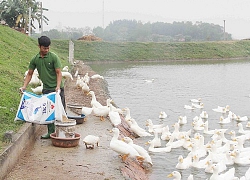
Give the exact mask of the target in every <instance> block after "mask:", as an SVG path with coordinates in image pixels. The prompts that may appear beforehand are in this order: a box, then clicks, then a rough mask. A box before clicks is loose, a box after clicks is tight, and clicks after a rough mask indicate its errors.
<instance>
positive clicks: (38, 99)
mask: <svg viewBox="0 0 250 180" xmlns="http://www.w3.org/2000/svg"><path fill="white" fill-rule="evenodd" d="M63 116H66V113H65V110H64V108H63V105H62V101H61V97H60V95H59V93H58V92H52V93H49V94H43V95H37V94H34V93H31V92H27V91H25V92H23V95H22V97H21V100H20V104H19V107H18V111H17V114H16V118H15V120H22V121H26V122H31V123H38V124H50V123H54V121H55V120H59V121H62V118H63Z"/></svg>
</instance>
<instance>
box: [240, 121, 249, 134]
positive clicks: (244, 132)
mask: <svg viewBox="0 0 250 180" xmlns="http://www.w3.org/2000/svg"><path fill="white" fill-rule="evenodd" d="M238 127H239V130H238V132H239V133H240V134H249V133H250V130H244V129H243V125H242V124H241V123H238Z"/></svg>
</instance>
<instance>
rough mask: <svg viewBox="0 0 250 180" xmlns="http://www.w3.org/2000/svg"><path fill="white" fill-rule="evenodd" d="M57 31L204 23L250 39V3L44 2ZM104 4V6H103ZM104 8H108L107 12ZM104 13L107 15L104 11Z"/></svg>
mask: <svg viewBox="0 0 250 180" xmlns="http://www.w3.org/2000/svg"><path fill="white" fill-rule="evenodd" d="M41 2H42V3H43V7H44V8H48V9H49V11H44V15H45V16H46V17H48V18H49V20H50V21H49V25H46V24H44V30H49V29H53V28H64V27H71V28H73V27H75V28H81V27H86V26H89V27H91V28H94V27H97V26H101V27H102V26H103V24H104V26H105V27H106V26H107V25H109V23H110V22H112V21H114V20H122V19H128V20H137V21H142V22H143V23H146V22H150V23H153V22H157V21H158V22H166V23H172V22H173V21H176V22H181V21H192V22H193V23H195V22H196V21H202V22H204V23H214V24H218V25H220V26H224V21H223V20H225V22H226V23H225V24H226V26H225V27H226V32H228V33H230V34H232V36H233V38H234V39H242V38H250V10H249V9H250V0H41ZM103 4H104V6H103ZM103 7H104V8H103ZM103 9H104V11H103Z"/></svg>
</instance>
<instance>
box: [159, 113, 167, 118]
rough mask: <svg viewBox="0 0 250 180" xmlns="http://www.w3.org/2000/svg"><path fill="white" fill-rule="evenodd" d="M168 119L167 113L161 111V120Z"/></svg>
mask: <svg viewBox="0 0 250 180" xmlns="http://www.w3.org/2000/svg"><path fill="white" fill-rule="evenodd" d="M166 117H168V115H167V114H166V112H164V111H161V112H160V114H159V118H160V119H165V118H166Z"/></svg>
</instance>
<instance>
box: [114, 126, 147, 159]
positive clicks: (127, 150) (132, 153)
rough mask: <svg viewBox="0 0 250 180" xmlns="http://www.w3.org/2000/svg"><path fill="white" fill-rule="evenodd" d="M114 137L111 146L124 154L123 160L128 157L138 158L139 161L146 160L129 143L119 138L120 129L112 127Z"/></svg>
mask: <svg viewBox="0 0 250 180" xmlns="http://www.w3.org/2000/svg"><path fill="white" fill-rule="evenodd" d="M112 132H113V133H114V134H113V137H112V139H111V141H110V148H111V149H112V150H113V151H115V152H117V153H118V154H120V155H121V156H122V160H123V161H125V160H126V159H127V157H131V158H136V159H137V161H139V162H141V161H143V160H144V158H143V157H142V156H140V154H139V153H138V152H137V151H136V150H135V149H134V148H133V147H132V146H130V145H129V144H127V143H125V142H124V141H122V140H119V139H118V138H119V132H120V131H119V129H118V128H113V129H112Z"/></svg>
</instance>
